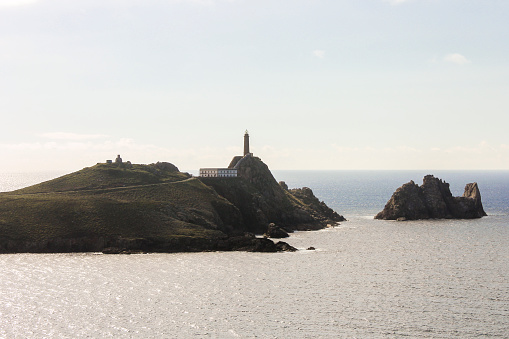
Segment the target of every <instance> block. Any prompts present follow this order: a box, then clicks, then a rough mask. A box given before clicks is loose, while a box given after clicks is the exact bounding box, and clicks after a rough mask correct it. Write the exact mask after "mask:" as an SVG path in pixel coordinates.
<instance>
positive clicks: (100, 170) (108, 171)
mask: <svg viewBox="0 0 509 339" xmlns="http://www.w3.org/2000/svg"><path fill="white" fill-rule="evenodd" d="M189 177H190V176H189V174H187V173H181V172H179V171H178V168H176V167H175V166H173V165H171V164H168V163H156V164H151V165H131V166H127V165H125V164H97V165H95V166H92V167H86V168H84V169H82V170H80V171H78V172H74V173H71V174H67V175H64V176H62V177H60V178H56V179H53V180H50V181H46V182H43V183H40V184H37V185H33V186H30V187H27V188H23V189H20V190H18V191H15V192H16V193H44V192H65V191H79V190H92V189H98V188H113V187H125V186H135V185H146V184H157V183H163V182H173V181H180V180H184V179H187V178H189Z"/></svg>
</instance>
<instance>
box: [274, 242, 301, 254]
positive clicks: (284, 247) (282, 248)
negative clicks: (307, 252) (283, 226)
mask: <svg viewBox="0 0 509 339" xmlns="http://www.w3.org/2000/svg"><path fill="white" fill-rule="evenodd" d="M276 248H277V250H278V252H296V251H297V249H296V248H295V247H293V246H291V245H289V244H287V243H286V242H284V241H279V242H277V243H276Z"/></svg>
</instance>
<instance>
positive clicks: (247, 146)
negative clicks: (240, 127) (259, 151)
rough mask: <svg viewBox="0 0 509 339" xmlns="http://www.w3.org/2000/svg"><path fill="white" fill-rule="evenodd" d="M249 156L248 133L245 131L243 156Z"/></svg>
mask: <svg viewBox="0 0 509 339" xmlns="http://www.w3.org/2000/svg"><path fill="white" fill-rule="evenodd" d="M248 154H249V133H248V132H247V130H246V133H245V134H244V156H246V155H248Z"/></svg>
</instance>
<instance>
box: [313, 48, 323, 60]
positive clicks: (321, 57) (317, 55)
mask: <svg viewBox="0 0 509 339" xmlns="http://www.w3.org/2000/svg"><path fill="white" fill-rule="evenodd" d="M313 55H314V56H316V57H318V58H320V59H323V58H324V57H325V51H324V50H321V49H316V50H314V51H313Z"/></svg>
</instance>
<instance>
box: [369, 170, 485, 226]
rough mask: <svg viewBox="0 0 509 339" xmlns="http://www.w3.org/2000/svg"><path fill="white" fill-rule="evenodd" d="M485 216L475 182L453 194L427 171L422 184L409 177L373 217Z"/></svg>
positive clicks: (439, 217)
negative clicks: (459, 193)
mask: <svg viewBox="0 0 509 339" xmlns="http://www.w3.org/2000/svg"><path fill="white" fill-rule="evenodd" d="M483 216H486V213H485V212H484V209H483V206H482V202H481V193H480V191H479V188H478V187H477V183H470V184H467V185H466V186H465V192H464V193H463V196H461V197H453V196H452V194H451V191H450V189H449V184H448V183H446V182H445V181H443V180H441V179H438V178H435V177H434V176H433V175H427V176H425V177H424V179H423V184H422V186H419V185H417V184H415V183H414V182H413V181H410V182H408V183H406V184H404V185H403V186H401V187H400V188H398V189H397V190H396V192H394V194H393V195H392V197H391V198H390V199H389V201H388V202H387V204H386V205H385V208H384V209H383V211H381V212H380V213H378V214H377V215H376V216H375V219H384V220H418V219H474V218H481V217H483Z"/></svg>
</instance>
